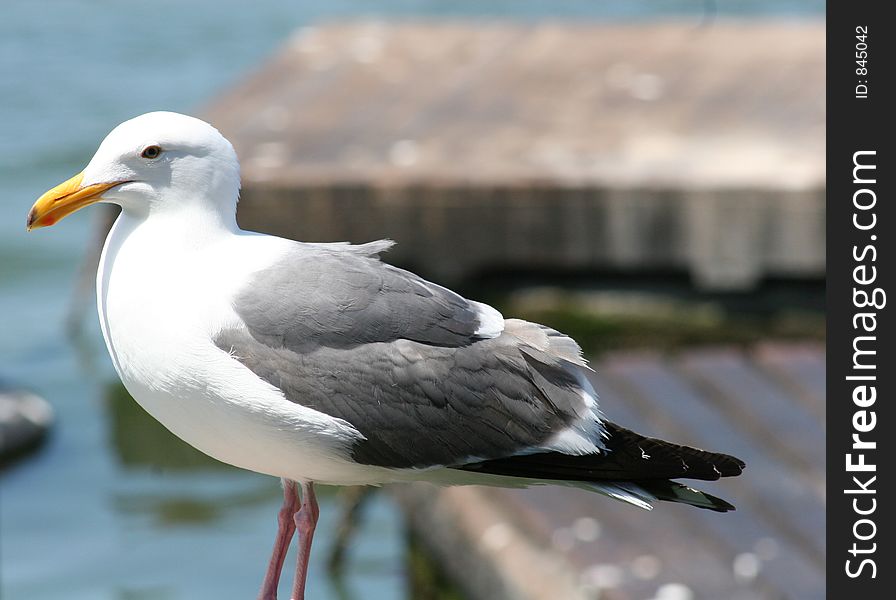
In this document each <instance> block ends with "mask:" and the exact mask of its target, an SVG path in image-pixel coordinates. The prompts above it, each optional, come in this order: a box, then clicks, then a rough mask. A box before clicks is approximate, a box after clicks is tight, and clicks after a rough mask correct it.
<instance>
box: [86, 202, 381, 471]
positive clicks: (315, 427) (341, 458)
mask: <svg viewBox="0 0 896 600" xmlns="http://www.w3.org/2000/svg"><path fill="white" fill-rule="evenodd" d="M152 221H153V220H152V219H150V220H146V221H139V222H138V221H136V220H134V219H132V218H129V217H127V216H124V215H123V216H122V217H120V218H119V219H118V221H116V223H115V225H114V227H113V229H112V231H111V232H110V233H109V236H108V238H107V240H106V244H105V247H104V249H103V255H102V258H101V263H100V268H99V271H98V273H97V303H98V310H99V317H100V323H101V326H102V330H103V336H104V338H105V340H106V345H107V347H108V349H109V354H110V356H111V357H112V361H113V364H114V365H115V369H116V371H117V372H118V374H119V376H120V377H121V380H122V382H123V383H124V385H125V387H126V388H127V390H128V392H130V394H131V395H132V396H133V397H134V399H135V400H136V401H137V402H138V403H139V404H140V405H141V406H142V407H143V408H144V409H145V410H146V411H147V412H149V413H150V414H151V415H152V416H153V417H155V418H156V419H157V420H158V421H159V422H161V423H162V424H163V425H164V426H165V427H167V428H168V429H169V430H171V431H172V432H173V433H174V434H175V435H177V436H178V437H180V438H181V439H183V440H184V441H186V442H187V443H189V444H191V445H192V446H194V447H196V448H197V449H199V450H201V451H202V452H205V453H206V454H209V455H210V456H212V457H214V458H216V459H218V460H221V461H223V462H226V463H229V464H232V465H235V466H238V467H242V468H245V469H249V470H252V471H257V472H261V473H266V474H270V475H274V476H277V477H287V478H291V479H311V480H315V481H321V482H330V483H371V482H377V481H382V480H385V479H388V478H389V477H388V476H387V475H386V474H385V473H380V474H376V473H375V471H380V470H372V471H371V470H369V469H366V468H364V467H361V466H359V465H355V464H354V463H352V462H351V461H349V460H348V457H347V451H348V446H349V445H350V443H351V442H352V441H354V440H356V439H358V437H359V436H360V434H359V433H358V432H357V431H356V430H355V429H354V428H352V427H351V426H350V425H349V424H348V423H346V422H344V421H341V420H339V419H334V418H332V417H330V416H328V415H325V414H323V413H320V412H318V411H315V410H312V409H309V408H306V407H303V406H301V405H299V404H296V403H293V402H290V401H288V400H286V399H285V398H284V397H283V395H282V393H281V392H280V390H278V389H277V388H275V387H274V386H272V385H270V384H268V383H266V382H264V381H262V380H261V379H259V378H258V377H257V376H255V375H254V374H253V373H252V372H251V371H250V370H249V369H247V368H245V367H244V366H243V365H242V364H241V363H239V362H238V361H237V360H235V359H234V358H232V357H230V356H228V355H227V353H225V352H223V351H221V350H220V349H219V348H217V347H216V346H215V345H214V343H213V341H212V338H213V336H214V335H215V333H217V332H218V331H220V330H221V329H223V328H225V327H234V326H241V322H240V320H239V318H238V317H237V316H236V314H235V313H234V311H233V309H232V308H231V306H230V299H231V298H232V297H233V296H234V293H235V292H236V291H237V290H238V289H239V287H240V286H241V285H242V284H244V283H245V281H246V279H247V278H248V276H249V274H251V273H252V272H253V271H255V270H257V269H259V268H262V267H265V266H268V265H269V264H271V263H272V262H273V261H275V260H276V259H277V258H278V257H279V256H280V255H281V254H282V252H283V248H284V244H289V243H291V242H288V241H286V240H282V239H279V238H273V237H268V236H256V235H251V234H243V233H239V234H237V233H232V232H226V234H218V237H217V238H214V237H212V238H206V239H199V240H197V239H196V238H195V232H192V231H188V230H186V229H184V228H183V227H182V226H181V227H179V226H178V225H176V224H171V223H163V222H152Z"/></svg>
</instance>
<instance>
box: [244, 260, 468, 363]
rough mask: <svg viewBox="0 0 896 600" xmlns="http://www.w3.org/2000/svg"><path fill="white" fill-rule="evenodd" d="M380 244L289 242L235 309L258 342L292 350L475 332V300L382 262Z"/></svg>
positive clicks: (443, 340) (440, 340)
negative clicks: (291, 249) (288, 250)
mask: <svg viewBox="0 0 896 600" xmlns="http://www.w3.org/2000/svg"><path fill="white" fill-rule="evenodd" d="M387 247H388V246H387ZM382 248H383V245H382V244H365V245H363V246H349V245H343V244H296V247H295V251H294V252H293V253H292V254H291V255H290V256H289V257H288V258H287V259H286V260H283V261H282V262H280V263H279V264H277V265H275V266H274V267H273V268H270V269H267V270H264V271H262V272H260V273H258V274H257V275H256V277H255V279H254V280H253V281H252V283H251V284H250V286H248V287H247V288H246V289H245V290H243V292H242V293H241V294H240V295H239V297H238V298H237V299H236V302H235V308H236V309H237V313H238V314H239V316H240V317H241V318H242V319H243V320H244V321H245V323H246V326H247V327H248V328H249V329H250V331H251V332H252V335H253V336H254V337H256V338H257V339H258V340H259V341H262V342H264V343H266V344H268V345H271V346H274V347H277V346H284V347H287V348H292V349H300V348H306V349H311V348H314V347H317V346H326V347H331V348H351V347H355V346H358V345H362V344H369V343H372V342H384V341H393V340H397V339H408V340H414V341H418V342H422V343H425V344H429V345H436V346H462V345H466V344H469V343H471V342H472V341H473V340H475V339H477V338H478V337H482V336H480V335H477V331H478V330H479V329H480V328H481V327H482V325H483V323H482V317H483V315H482V311H481V310H480V309H481V307H482V305H480V304H478V303H472V302H469V301H467V300H465V299H464V298H462V297H461V296H459V295H458V294H455V293H454V292H452V291H450V290H448V289H445V288H443V287H441V286H438V285H436V284H434V283H431V282H429V281H426V280H425V279H422V278H420V277H418V276H416V275H414V274H413V273H409V272H407V271H403V270H401V269H398V268H395V267H393V266H391V265H388V264H386V263H383V262H381V261H380V260H379V259H378V258H377V257H376V255H375V254H372V253H373V252H377V251H379V250H381V249H382Z"/></svg>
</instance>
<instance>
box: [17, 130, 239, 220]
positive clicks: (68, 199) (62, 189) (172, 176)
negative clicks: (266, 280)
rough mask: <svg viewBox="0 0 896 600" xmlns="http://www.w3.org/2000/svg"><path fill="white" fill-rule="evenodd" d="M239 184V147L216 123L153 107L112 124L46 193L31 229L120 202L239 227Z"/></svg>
mask: <svg viewBox="0 0 896 600" xmlns="http://www.w3.org/2000/svg"><path fill="white" fill-rule="evenodd" d="M239 188H240V170H239V162H238V160H237V156H236V152H235V151H234V149H233V146H232V145H231V144H230V142H228V141H227V139H225V138H224V136H222V135H221V134H220V133H219V132H218V130H217V129H215V128H214V127H212V126H211V125H209V124H208V123H206V122H204V121H201V120H199V119H196V118H194V117H189V116H186V115H181V114H178V113H173V112H152V113H147V114H144V115H141V116H139V117H136V118H133V119H131V120H129V121H125V122H124V123H122V124H121V125H119V126H118V127H116V128H115V129H113V130H112V131H111V132H110V133H109V135H107V136H106V139H104V140H103V142H102V144H100V147H99V149H98V150H97V151H96V154H95V155H94V156H93V158H92V159H91V161H90V163H89V164H88V165H87V167H85V169H84V170H83V171H82V172H81V173H79V174H77V175H75V176H74V177H72V178H71V179H69V180H68V181H66V182H64V183H62V184H60V185H58V186H56V187H54V188H53V189H52V190H50V191H48V192H47V193H46V194H44V195H43V196H41V197H40V198H39V199H38V201H37V202H36V203H35V205H34V208H33V209H32V210H31V213H30V214H29V215H28V229H36V228H39V227H46V226H49V225H53V224H55V223H57V222H58V221H60V220H61V219H63V218H64V217H66V216H68V215H69V214H71V213H73V212H75V211H77V210H79V209H81V208H83V207H85V206H88V205H90V204H94V203H96V202H111V203H114V204H118V205H120V206H121V207H122V209H123V210H124V211H125V212H126V213H127V214H129V216H132V217H135V218H138V219H140V218H145V217H147V216H149V215H152V214H157V213H163V212H164V213H165V214H167V215H174V214H179V213H181V212H184V211H185V212H186V214H192V215H196V214H197V213H198V214H199V215H200V216H201V218H202V219H203V221H205V222H206V223H207V222H208V220H209V219H211V220H214V221H218V222H219V223H220V224H221V225H223V226H225V227H227V228H228V229H235V228H236V203H237V199H238V196H239Z"/></svg>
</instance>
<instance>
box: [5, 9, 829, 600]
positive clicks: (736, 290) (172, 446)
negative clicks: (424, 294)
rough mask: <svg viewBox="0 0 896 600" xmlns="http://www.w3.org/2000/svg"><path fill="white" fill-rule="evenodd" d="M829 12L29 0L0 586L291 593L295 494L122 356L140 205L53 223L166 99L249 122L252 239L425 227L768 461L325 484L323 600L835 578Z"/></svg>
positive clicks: (8, 235)
mask: <svg viewBox="0 0 896 600" xmlns="http://www.w3.org/2000/svg"><path fill="white" fill-rule="evenodd" d="M823 19H824V3H823V2H821V1H815V0H805V1H795V0H794V1H789V2H781V1H770V0H769V1H765V0H754V1H740V2H733V1H732V2H726V1H718V2H709V1H685V0H664V1H660V0H656V1H631V0H625V1H623V0H618V1H616V0H613V1H606V2H597V1H595V0H590V1H589V0H543V1H536V0H517V1H511V0H506V1H489V2H484V1H480V0H454V1H451V2H445V1H439V0H395V1H385V0H377V1H375V2H374V1H363V0H339V1H336V2H289V1H285V0H284V1H281V0H277V1H270V2H264V3H252V4H249V3H245V2H237V1H235V0H215V1H212V0H195V1H193V2H189V3H184V2H175V1H174V0H156V1H155V2H152V3H129V4H127V5H124V4H119V3H112V2H106V1H99V0H95V1H88V0H49V1H46V2H40V3H35V2H28V1H25V0H6V1H5V2H4V4H3V18H2V19H0V49H2V51H0V98H2V101H0V182H2V186H3V190H4V201H3V202H2V203H0V451H2V454H0V460H2V466H0V469H2V470H0V597H2V598H15V599H18V598H24V599H30V600H41V599H47V598H59V597H65V598H69V599H76V598H90V599H97V598H100V599H102V598H110V599H111V598H115V599H129V600H132V599H138V598H154V599H155V598H166V599H167V598H171V599H175V598H191V599H192V598H211V597H214V598H220V599H226V598H250V597H254V595H255V594H256V593H257V589H258V587H259V585H260V582H261V578H262V575H263V570H264V568H265V566H266V561H267V557H268V555H269V554H268V553H269V551H270V546H271V544H272V539H273V535H274V532H275V528H276V511H277V508H278V506H279V503H280V489H279V486H278V483H277V482H276V481H274V480H272V479H271V478H267V477H262V476H258V475H255V474H252V473H248V472H244V471H239V470H236V469H233V468H230V467H227V466H225V465H221V464H219V463H216V462H215V461H213V460H211V459H208V458H206V457H204V456H203V455H201V454H199V453H197V452H195V451H194V450H192V449H191V448H190V447H188V446H186V445H185V444H183V443H182V442H180V441H179V440H177V439H176V438H174V437H172V436H171V435H170V434H169V433H168V432H167V431H166V430H164V429H163V428H162V427H161V426H160V425H158V424H157V423H155V422H154V421H153V420H152V419H151V418H149V417H147V416H146V415H145V414H144V413H143V412H142V410H141V409H140V408H139V407H138V406H137V405H136V404H135V403H134V402H133V401H132V400H131V399H130V398H129V397H128V396H127V393H126V392H125V391H124V390H123V388H122V387H121V386H120V384H119V383H118V381H117V378H116V377H115V374H114V371H113V369H112V367H111V364H110V362H109V360H108V358H107V355H106V351H105V348H104V346H103V344H102V337H101V334H100V332H99V327H98V325H97V322H96V318H95V317H94V314H95V313H94V299H93V269H94V262H95V260H96V254H97V252H98V249H99V247H100V245H101V242H102V239H103V236H104V234H105V228H107V227H108V224H109V223H110V220H111V219H113V218H114V214H113V213H107V212H104V211H103V209H101V208H100V207H95V208H94V209H91V210H90V211H82V212H81V213H78V214H77V215H75V216H73V217H71V218H69V219H67V220H66V221H65V223H63V224H62V225H60V226H58V227H54V228H53V229H51V230H42V231H39V232H35V233H32V234H26V233H25V229H24V223H25V216H26V214H27V211H28V209H29V208H30V206H31V204H32V202H33V201H34V199H36V198H37V196H39V195H40V194H41V193H43V192H44V191H45V190H47V189H49V188H50V187H51V186H53V185H55V184H56V183H58V182H60V181H62V180H64V179H66V178H68V177H70V176H71V175H72V174H74V173H76V172H78V171H79V170H80V169H81V168H83V166H84V165H85V164H86V162H87V161H88V160H89V159H90V157H91V156H92V154H93V152H94V150H95V149H96V147H97V145H98V143H99V142H100V141H101V140H102V138H103V137H104V136H105V134H106V133H107V132H108V131H109V130H110V129H111V128H112V127H114V126H115V125H117V124H118V123H119V122H121V121H123V120H125V119H127V118H130V117H133V116H136V115H138V114H141V113H143V112H147V111H150V110H160V109H162V110H174V111H179V112H186V113H190V114H195V115H197V116H200V117H203V118H206V119H207V120H209V121H210V122H212V123H213V124H214V125H216V126H217V127H218V128H219V129H221V131H222V132H223V133H224V134H225V135H226V136H228V137H229V138H230V139H231V141H232V142H233V143H234V145H235V146H236V148H237V151H238V153H239V154H240V158H241V161H242V164H243V195H242V200H241V204H240V213H239V220H240V223H241V225H242V226H243V227H244V228H247V229H255V230H260V231H265V232H269V233H275V234H278V235H284V236H287V237H293V238H296V239H302V240H308V241H316V240H327V241H333V240H349V241H352V242H357V243H360V242H366V241H370V240H373V239H378V238H382V237H389V238H392V239H394V240H396V241H397V242H398V246H397V247H396V248H395V249H394V250H392V251H390V252H389V253H388V254H387V255H386V257H385V258H386V260H388V261H389V262H392V263H395V264H398V265H400V266H403V267H407V268H411V269H413V270H415V271H417V272H419V273H420V274H422V275H424V276H427V277H429V278H432V279H434V280H436V281H438V282H440V283H442V284H445V285H449V286H452V287H454V288H455V289H458V291H461V292H463V293H464V294H466V295H467V296H468V297H473V298H476V299H479V300H484V301H488V302H490V303H493V304H494V305H496V306H497V307H499V308H500V309H501V310H502V311H503V312H504V314H505V316H515V317H523V318H528V319H531V320H537V321H540V322H543V323H545V324H548V325H551V326H553V327H555V328H557V329H560V330H562V331H564V332H566V333H568V334H570V335H572V336H573V337H575V338H576V339H577V340H579V341H580V343H581V344H582V346H583V347H584V348H585V350H586V353H587V354H588V356H589V357H590V358H591V359H592V364H593V365H594V366H595V368H596V370H597V372H598V375H597V377H596V379H595V384H596V386H597V389H598V391H599V393H600V394H601V397H602V402H603V407H604V411H605V412H606V413H607V414H608V415H609V416H610V417H611V418H612V419H613V420H614V421H617V422H620V423H621V424H623V425H627V426H630V427H632V428H636V429H638V430H640V431H642V432H643V433H646V434H650V435H656V436H659V437H664V438H667V439H672V440H674V441H678V442H682V443H691V444H696V445H698V446H711V449H713V450H719V451H726V452H730V453H733V454H737V455H739V456H740V457H741V458H743V459H745V460H746V461H747V463H748V465H749V467H748V469H747V471H746V472H745V473H744V475H743V476H741V477H740V478H739V479H738V480H736V481H731V482H728V481H724V482H721V483H718V484H711V485H710V486H708V489H709V490H710V491H712V493H715V494H717V495H720V496H722V497H725V498H727V499H728V500H730V501H732V502H733V503H734V504H736V505H737V506H738V511H737V512H736V513H731V514H728V515H717V514H709V515H706V514H703V512H705V511H696V510H694V509H689V508H687V507H680V506H666V505H663V506H660V507H658V508H657V509H656V510H654V511H653V512H652V513H643V512H641V511H638V510H637V509H634V508H631V507H627V506H621V505H617V504H616V503H612V502H610V501H609V500H606V499H604V498H602V497H599V496H594V495H590V494H587V493H584V492H578V491H570V490H559V489H556V488H541V489H536V490H528V491H524V492H523V491H514V492H505V491H488V490H478V489H476V488H457V489H451V490H437V489H433V488H426V487H423V488H403V489H397V490H383V491H377V492H375V493H372V494H365V493H364V492H360V491H357V490H345V491H338V490H329V489H326V488H325V489H324V490H323V491H322V492H321V495H322V497H323V498H322V520H321V524H320V526H319V527H318V534H317V536H316V539H315V552H314V553H313V557H312V558H313V561H314V562H313V566H312V572H311V582H310V590H309V594H308V597H309V598H346V599H348V598H365V599H380V598H382V599H393V598H396V599H401V598H407V599H410V598H431V599H433V600H436V599H438V600H444V599H448V598H451V599H464V598H532V599H535V598H595V597H600V598H603V599H610V600H614V599H615V600H627V599H631V600H634V599H643V600H647V599H657V600H662V599H665V600H688V599H691V600H694V599H697V598H707V599H713V598H742V599H748V598H800V599H803V598H822V597H824V591H823V590H824V587H823V568H824V567H823V565H824V545H823V540H824V492H823V483H824V462H823V460H824V458H823V457H824V453H823V442H824V364H823V355H824V352H823V344H824V336H825V332H824V315H823V310H824V305H823V299H824V225H825V223H824V116H825V113H824V25H823ZM292 561H293V557H292V556H291V557H290V558H289V560H288V563H287V564H293V563H292ZM328 561H329V562H330V564H331V566H332V565H335V567H334V568H330V569H328V566H327V563H328ZM284 580H285V581H284V584H285V585H284V588H283V589H286V586H288V585H289V583H290V580H291V577H290V576H289V575H286V576H285V577H284Z"/></svg>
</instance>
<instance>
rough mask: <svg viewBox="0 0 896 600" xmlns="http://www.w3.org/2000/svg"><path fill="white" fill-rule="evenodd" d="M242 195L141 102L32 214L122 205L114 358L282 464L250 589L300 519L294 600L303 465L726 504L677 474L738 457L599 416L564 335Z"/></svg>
mask: <svg viewBox="0 0 896 600" xmlns="http://www.w3.org/2000/svg"><path fill="white" fill-rule="evenodd" d="M239 191H240V169H239V161H238V160H237V155H236V152H235V151H234V149H233V146H232V145H231V144H230V142H228V141H227V140H226V139H225V138H224V137H223V136H222V135H221V134H220V133H219V132H218V131H217V130H216V129H215V128H214V127H212V126H211V125H209V124H208V123H205V122H204V121H201V120H199V119H196V118H193V117H189V116H186V115H181V114H177V113H172V112H152V113H147V114H144V115H141V116H138V117H136V118H133V119H131V120H129V121H125V122H124V123H122V124H120V125H118V126H117V127H116V128H115V129H113V130H112V131H111V132H110V133H109V135H108V136H107V137H106V138H105V139H104V140H103V142H102V143H101V144H100V146H99V149H98V150H97V151H96V154H95V155H94V156H93V158H92V159H91V160H90V162H89V163H88V164H87V166H86V167H85V168H84V170H83V171H82V172H81V173H79V174H77V175H75V176H74V177H72V178H71V179H69V180H68V181H66V182H64V183H62V184H60V185H58V186H56V187H54V188H53V189H51V190H50V191H48V192H46V193H45V194H44V195H42V196H41V197H40V198H39V199H38V200H37V202H35V204H34V206H33V207H32V209H31V211H30V213H29V214H28V219H27V228H28V229H29V230H32V229H37V228H40V227H47V226H50V225H53V224H55V223H57V222H58V221H60V220H62V219H63V218H65V217H66V216H67V215H69V214H71V213H73V212H75V211H77V210H79V209H81V208H83V207H85V206H88V205H91V204H94V203H97V202H106V203H112V204H117V205H119V206H120V207H121V214H120V216H119V217H118V219H117V220H116V221H115V224H114V225H113V226H112V228H111V230H110V231H109V234H108V237H107V238H106V241H105V245H104V247H103V251H102V256H101V259H100V264H99V268H98V271H97V279H96V293H97V309H98V313H99V319H100V325H101V328H102V333H103V338H104V339H105V342H106V347H107V348H108V351H109V356H110V357H111V360H112V364H113V365H114V367H115V370H116V371H117V373H118V375H119V377H120V378H121V381H122V383H123V384H124V386H125V387H126V388H127V390H128V392H129V393H130V394H131V395H132V396H133V397H134V399H135V400H136V401H137V403H139V404H140V406H142V407H143V408H144V409H145V410H146V411H147V412H148V413H149V414H150V415H152V416H153V417H154V418H155V419H157V420H158V421H159V422H160V423H162V424H163V425H164V426H165V427H166V428H168V429H169V430H170V431H171V432H172V433H174V434H175V435H176V436H178V437H180V438H181V439H183V440H184V441H186V442H187V443H189V444H190V445H192V446H193V447H195V448H197V449H198V450H200V451H202V452H204V453H205V454H208V455H209V456H212V457H214V458H215V459H217V460H219V461H222V462H225V463H228V464H230V465H234V466H236V467H240V468H243V469H248V470H250V471H255V472H258V473H264V474H267V475H271V476H274V477H278V478H280V479H281V480H282V484H283V504H282V507H281V509H280V512H279V516H278V531H277V536H276V540H275V544H274V549H273V553H272V555H271V558H270V561H269V563H268V567H267V572H266V574H265V577H264V580H263V583H262V587H261V592H260V594H259V596H258V597H259V598H260V599H261V600H275V599H276V597H277V588H278V584H279V580H280V574H281V571H282V570H283V562H284V559H285V556H286V553H287V550H288V548H289V546H290V544H291V542H292V538H293V536H294V535H295V533H296V531H298V559H297V565H296V571H295V580H294V585H293V590H292V596H291V597H292V598H293V599H295V600H301V599H302V598H304V593H305V582H306V575H307V570H308V558H309V554H310V552H311V543H312V539H313V535H314V529H315V527H316V524H317V519H318V505H317V501H316V498H315V495H314V484H315V483H320V484H326V485H382V484H386V483H400V482H412V481H429V482H434V483H436V484H441V485H465V484H482V485H494V486H506V487H525V486H528V485H535V484H557V485H567V486H575V487H580V488H586V489H590V490H593V491H595V492H599V493H601V494H604V495H605V496H609V497H611V498H614V499H617V500H621V501H624V502H628V503H630V504H633V505H635V506H638V507H641V508H644V509H650V508H651V507H652V502H654V501H657V500H664V501H670V502H679V503H684V504H688V505H691V506H695V507H699V508H704V509H709V510H713V511H718V512H725V511H729V510H733V509H734V506H732V505H731V504H729V503H728V502H726V501H724V500H722V499H720V498H716V497H714V496H711V495H710V494H707V493H705V492H702V491H698V490H695V489H692V488H690V487H688V486H686V485H684V484H681V483H678V482H675V481H672V480H673V479H676V478H690V479H698V480H708V481H709V480H716V479H718V478H720V477H725V476H736V475H739V474H740V473H741V471H742V469H743V468H744V466H745V465H744V463H743V461H741V460H739V459H737V458H735V457H733V456H729V455H726V454H720V453H714V452H707V451H704V450H700V449H697V448H691V447H687V446H681V445H677V444H672V443H669V442H665V441H662V440H659V439H653V438H649V437H645V436H642V435H640V434H637V433H635V432H633V431H630V430H628V429H625V428H624V427H621V426H619V425H617V424H615V423H613V422H611V421H609V420H608V419H606V418H605V417H604V415H603V414H602V412H601V410H600V407H599V404H598V398H597V394H596V393H595V391H594V388H593V387H592V385H591V383H590V381H589V378H588V376H587V373H588V371H589V367H588V366H587V364H586V362H585V360H584V359H583V357H582V351H581V349H580V348H579V345H578V344H577V343H576V342H575V341H574V340H573V339H571V338H570V337H568V336H566V335H564V334H562V333H560V332H558V331H555V330H554V329H551V328H549V327H546V326H544V325H539V324H537V323H531V322H527V321H523V320H519V319H505V318H504V317H503V315H502V314H501V313H500V312H498V311H497V310H496V309H494V308H492V307H491V306H488V305H486V304H483V303H480V302H475V301H473V300H468V299H466V298H464V297H462V296H460V295H458V294H456V293H454V292H452V291H451V290H449V289H447V288H444V287H442V286H439V285H437V284H435V283H432V282H429V281H427V280H425V279H423V278H421V277H419V276H417V275H415V274H413V273H410V272H408V271H405V270H402V269H399V268H396V267H394V266H391V265H389V264H387V263H385V262H382V261H381V260H380V258H379V255H380V254H381V253H382V252H384V251H386V250H387V249H388V248H389V247H390V246H391V245H392V242H391V241H388V240H383V241H376V242H371V243H367V244H362V245H352V244H348V243H302V242H297V241H293V240H288V239H284V238H279V237H274V236H270V235H263V234H260V233H254V232H249V231H243V230H241V229H240V228H239V227H238V226H237V221H236V208H237V201H238V198H239ZM299 492H301V494H299Z"/></svg>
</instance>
